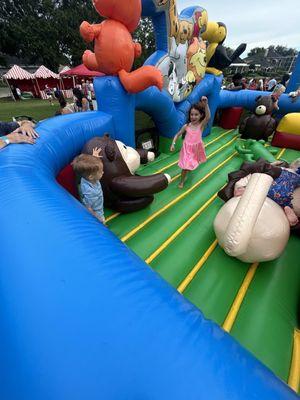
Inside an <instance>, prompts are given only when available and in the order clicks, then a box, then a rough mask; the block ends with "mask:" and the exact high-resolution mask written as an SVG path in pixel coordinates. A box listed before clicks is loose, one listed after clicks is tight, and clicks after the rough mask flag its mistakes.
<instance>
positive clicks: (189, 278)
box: [177, 239, 218, 293]
mask: <svg viewBox="0 0 300 400" xmlns="http://www.w3.org/2000/svg"><path fill="white" fill-rule="evenodd" d="M217 245H218V241H217V239H216V240H215V241H214V242H213V243H212V244H211V245H210V246H209V248H208V249H207V250H206V252H205V253H204V255H203V256H202V257H201V258H200V260H199V261H198V262H197V264H196V265H195V266H194V268H193V269H192V270H191V272H190V273H189V274H188V275H187V277H186V278H185V279H184V280H183V281H182V282H181V284H180V285H179V286H178V288H177V290H178V292H179V293H183V292H184V291H185V290H186V288H187V287H188V285H189V284H190V283H191V282H192V280H193V279H194V278H195V276H196V275H197V274H198V272H199V271H200V269H201V268H202V267H203V265H204V264H205V263H206V261H207V259H208V257H209V256H210V255H211V254H212V253H213V251H214V250H215V248H216V247H217Z"/></svg>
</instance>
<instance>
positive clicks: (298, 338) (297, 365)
mask: <svg viewBox="0 0 300 400" xmlns="http://www.w3.org/2000/svg"><path fill="white" fill-rule="evenodd" d="M288 384H289V386H290V387H291V388H292V389H294V390H295V392H298V390H299V388H300V331H299V330H298V329H295V332H294V348H293V356H292V363H291V369H290V376H289V381H288Z"/></svg>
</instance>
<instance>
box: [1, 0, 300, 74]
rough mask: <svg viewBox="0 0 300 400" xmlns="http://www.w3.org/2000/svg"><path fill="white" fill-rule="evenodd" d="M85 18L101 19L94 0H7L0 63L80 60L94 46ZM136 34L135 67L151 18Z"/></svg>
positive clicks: (149, 41)
mask: <svg viewBox="0 0 300 400" xmlns="http://www.w3.org/2000/svg"><path fill="white" fill-rule="evenodd" d="M124 1H125V0H124ZM84 20H86V21H88V22H90V23H100V22H101V20H102V19H101V17H100V16H99V15H98V13H97V12H96V11H95V9H94V7H93V4H92V1H91V0H80V1H78V0H5V1H4V2H3V5H2V10H1V13H0V63H1V64H5V55H11V56H16V57H17V58H19V59H22V60H24V61H25V62H27V63H30V64H44V65H45V66H46V67H48V68H50V69H52V70H57V68H58V66H59V65H60V64H62V65H66V64H67V65H78V64H80V63H81V56H82V53H83V52H84V50H85V49H87V48H89V49H93V46H92V44H86V43H85V42H84V41H83V39H82V38H81V37H80V34H79V26H80V24H81V22H82V21H84ZM134 38H135V39H136V40H138V41H139V42H140V43H141V45H142V47H143V54H142V57H141V58H140V59H138V60H136V62H135V67H139V66H140V65H142V64H143V63H144V61H145V60H146V59H147V58H148V57H149V56H150V55H151V54H152V53H153V51H154V50H155V38H154V32H153V26H152V23H151V20H150V19H148V18H143V19H142V20H141V22H140V25H139V28H138V29H137V31H136V32H135V33H134ZM270 48H272V49H273V50H275V51H276V52H277V53H278V54H279V55H283V56H288V55H293V54H295V53H296V50H295V49H290V48H287V47H285V46H269V49H270ZM265 51H266V49H265V48H263V47H257V48H254V49H252V50H251V51H250V52H249V54H248V55H249V56H252V55H254V54H265ZM228 52H229V53H230V49H228Z"/></svg>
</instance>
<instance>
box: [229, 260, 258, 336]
mask: <svg viewBox="0 0 300 400" xmlns="http://www.w3.org/2000/svg"><path fill="white" fill-rule="evenodd" d="M258 265H259V263H254V264H252V265H251V267H250V268H249V270H248V272H247V275H246V277H245V279H244V281H243V283H242V285H241V287H240V289H239V291H238V294H237V295H236V297H235V299H234V302H233V304H232V306H231V308H230V310H229V313H228V314H227V317H226V319H225V321H224V323H223V329H224V330H225V331H226V332H230V331H231V329H232V327H233V324H234V323H235V320H236V317H237V315H238V312H239V310H240V308H241V305H242V303H243V301H244V298H245V296H246V293H247V291H248V288H249V286H250V284H251V282H252V280H253V278H254V275H255V273H256V270H257V267H258Z"/></svg>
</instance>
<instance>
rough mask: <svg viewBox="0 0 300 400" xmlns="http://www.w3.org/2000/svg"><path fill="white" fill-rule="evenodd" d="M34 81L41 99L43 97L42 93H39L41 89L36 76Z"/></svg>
mask: <svg viewBox="0 0 300 400" xmlns="http://www.w3.org/2000/svg"><path fill="white" fill-rule="evenodd" d="M35 82H36V84H37V87H38V91H39V92H40V97H41V99H43V97H42V93H41V89H40V86H39V83H38V80H37V78H35Z"/></svg>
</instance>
